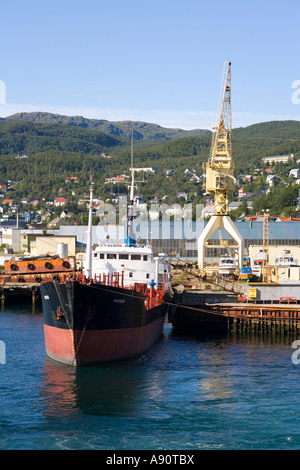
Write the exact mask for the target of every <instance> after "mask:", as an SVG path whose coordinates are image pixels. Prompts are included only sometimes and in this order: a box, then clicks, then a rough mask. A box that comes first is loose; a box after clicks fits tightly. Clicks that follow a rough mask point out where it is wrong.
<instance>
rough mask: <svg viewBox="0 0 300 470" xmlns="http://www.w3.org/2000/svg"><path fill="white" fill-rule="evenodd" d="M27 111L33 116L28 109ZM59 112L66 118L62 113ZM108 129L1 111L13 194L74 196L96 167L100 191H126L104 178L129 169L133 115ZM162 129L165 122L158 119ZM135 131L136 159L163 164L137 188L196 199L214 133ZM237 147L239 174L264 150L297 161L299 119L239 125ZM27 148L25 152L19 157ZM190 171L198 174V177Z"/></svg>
mask: <svg viewBox="0 0 300 470" xmlns="http://www.w3.org/2000/svg"><path fill="white" fill-rule="evenodd" d="M30 114H31V113H30ZM35 114H36V113H35ZM22 116H27V117H28V115H27V114H23V115H22ZM31 117H32V115H31ZM74 119H75V118H74ZM59 120H60V119H58V121H59ZM61 120H62V121H64V116H62V117H61ZM88 121H90V120H88ZM106 124H107V121H106ZM140 124H141V123H140ZM140 124H139V125H140ZM144 124H145V126H144V130H145V128H146V127H147V126H150V127H151V126H152V131H153V132H155V130H154V129H155V125H152V124H151V125H150V124H149V125H148V124H146V123H144ZM107 125H108V124H107ZM102 129H103V127H101V126H99V127H92V126H86V127H84V126H81V125H74V124H71V123H70V122H69V123H66V122H64V123H63V122H30V121H28V120H26V119H16V120H14V119H13V118H12V117H10V118H5V119H0V160H1V166H0V180H2V181H4V182H8V181H10V182H11V183H10V188H9V191H10V197H11V198H12V199H14V200H16V201H18V200H20V198H22V197H24V196H26V197H29V198H30V199H31V198H34V197H39V198H41V197H45V198H50V199H51V198H52V199H53V198H55V197H57V194H63V195H64V196H67V197H68V198H72V200H74V201H76V200H77V199H78V198H80V197H82V195H83V194H84V193H85V192H86V190H87V187H88V181H89V175H90V174H92V175H93V178H94V182H95V193H96V195H98V196H100V197H103V198H105V199H106V198H109V197H111V196H112V194H113V193H114V192H115V191H117V192H120V193H121V192H126V191H127V187H126V185H117V186H116V185H114V184H105V179H106V178H112V177H114V176H117V175H120V174H123V173H126V174H128V170H129V167H130V164H131V123H130V122H127V130H126V131H125V130H124V131H123V134H120V135H112V134H111V133H107V132H103V131H102ZM123 129H125V128H123ZM157 129H162V128H160V126H157ZM157 129H156V130H157ZM167 131H170V133H172V132H171V131H172V130H171V129H170V130H168V129H167V130H165V131H164V132H166V134H167ZM173 131H174V130H173ZM136 132H137V128H135V131H134V166H135V167H155V168H156V169H157V171H156V173H155V174H147V175H146V176H145V178H146V184H143V183H142V184H140V185H139V189H138V190H139V191H140V192H142V193H143V195H144V198H145V200H146V201H148V200H150V199H151V197H152V196H153V195H154V194H156V195H157V197H160V198H162V197H165V196H166V195H167V197H168V198H169V199H168V202H169V203H171V202H172V203H173V202H174V201H177V199H176V194H177V192H178V191H185V192H187V193H188V194H189V198H190V200H192V201H193V202H194V201H195V202H196V203H198V202H199V201H202V197H203V192H202V184H201V183H199V181H200V180H201V179H200V176H201V175H202V174H203V169H202V163H204V162H206V161H207V160H208V158H209V155H210V148H211V137H212V136H211V133H210V132H206V133H204V134H201V135H192V134H185V135H184V136H181V137H179V138H175V137H174V134H172V135H173V137H172V138H171V137H170V136H169V137H167V136H166V135H165V136H164V137H163V136H162V134H160V137H159V138H148V137H149V135H150V134H149V135H148V137H147V138H146V137H145V138H136ZM149 132H150V131H149ZM191 133H192V131H191ZM153 135H154V134H153ZM232 152H233V159H234V172H235V175H236V176H243V175H246V174H254V171H255V168H257V167H261V166H262V160H261V159H262V157H264V156H271V155H282V154H292V153H293V154H294V155H295V159H294V160H293V162H292V164H293V165H296V159H300V122H298V121H273V122H266V123H260V124H255V125H252V126H248V127H244V128H237V129H233V131H232ZM25 155H26V158H19V157H20V156H25ZM167 169H174V170H175V172H174V173H173V176H172V177H171V178H168V177H166V172H165V170H167ZM186 169H189V170H190V171H189V172H187V171H186ZM279 170H280V172H281V173H282V175H283V176H284V175H285V174H286V173H287V168H286V167H284V165H283V167H282V168H278V172H279ZM276 174H277V169H276ZM192 175H194V176H195V175H196V176H197V177H196V178H194V179H193V178H192V177H191V176H192ZM69 176H76V177H77V183H76V187H71V185H70V183H68V182H66V181H68V178H67V177H69ZM197 178H198V179H197ZM261 178H263V177H261ZM263 183H264V182H263V181H262V184H263ZM258 184H259V182H258V183H257V185H258ZM71 189H72V191H73V192H74V195H73V192H71V191H70V190H71ZM255 190H257V191H256V193H255V194H259V191H260V187H257V188H256V189H255ZM249 191H252V188H250V189H249Z"/></svg>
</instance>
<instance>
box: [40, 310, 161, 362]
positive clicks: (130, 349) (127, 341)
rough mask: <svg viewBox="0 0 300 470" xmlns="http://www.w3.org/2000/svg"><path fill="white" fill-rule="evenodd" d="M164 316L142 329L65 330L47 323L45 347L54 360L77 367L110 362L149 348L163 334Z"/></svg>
mask: <svg viewBox="0 0 300 470" xmlns="http://www.w3.org/2000/svg"><path fill="white" fill-rule="evenodd" d="M163 323H164V317H161V318H159V319H158V320H156V321H155V322H154V323H151V324H149V325H147V326H144V327H139V328H124V329H121V330H85V331H73V330H62V329H60V328H56V327H53V326H48V325H44V335H45V347H46V351H47V355H48V356H49V357H51V358H52V359H54V360H56V361H58V362H63V363H65V364H70V365H74V366H81V365H88V364H93V363H101V362H110V361H116V360H119V359H126V358H130V357H134V356H137V355H139V354H142V353H143V352H145V351H147V350H148V349H149V348H150V347H151V346H152V345H153V343H154V342H155V341H156V340H157V339H158V338H159V336H160V335H161V333H162V328H163Z"/></svg>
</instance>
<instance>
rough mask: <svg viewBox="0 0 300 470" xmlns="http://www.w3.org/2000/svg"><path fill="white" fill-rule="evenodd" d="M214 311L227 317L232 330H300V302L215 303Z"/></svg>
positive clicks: (288, 331)
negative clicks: (299, 303)
mask: <svg viewBox="0 0 300 470" xmlns="http://www.w3.org/2000/svg"><path fill="white" fill-rule="evenodd" d="M210 307H211V308H212V310H213V312H214V313H217V314H219V315H221V316H223V317H226V318H227V319H228V320H229V322H228V327H229V329H230V330H234V331H236V330H240V331H245V330H253V331H271V332H275V333H276V332H278V333H295V334H296V333H299V332H300V305H298V304H279V303H278V304H251V303H236V304H229V303H228V304H215V305H213V306H210Z"/></svg>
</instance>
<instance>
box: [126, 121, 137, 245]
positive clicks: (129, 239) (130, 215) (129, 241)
mask: <svg viewBox="0 0 300 470" xmlns="http://www.w3.org/2000/svg"><path fill="white" fill-rule="evenodd" d="M130 170H131V186H130V195H129V205H128V212H127V218H128V220H127V237H126V240H125V244H126V246H135V244H136V240H135V239H134V237H133V202H134V201H133V200H134V167H133V123H132V124H131V168H130Z"/></svg>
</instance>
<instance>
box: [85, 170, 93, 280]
mask: <svg viewBox="0 0 300 470" xmlns="http://www.w3.org/2000/svg"><path fill="white" fill-rule="evenodd" d="M93 184H94V183H93V177H92V175H91V176H90V202H89V221H88V230H87V244H86V268H85V275H86V277H87V278H89V279H92V276H93V272H92V247H93V241H92V226H93V224H92V218H93V214H92V205H93Z"/></svg>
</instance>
